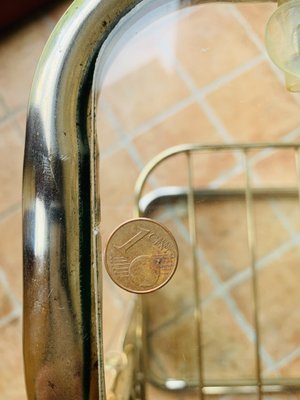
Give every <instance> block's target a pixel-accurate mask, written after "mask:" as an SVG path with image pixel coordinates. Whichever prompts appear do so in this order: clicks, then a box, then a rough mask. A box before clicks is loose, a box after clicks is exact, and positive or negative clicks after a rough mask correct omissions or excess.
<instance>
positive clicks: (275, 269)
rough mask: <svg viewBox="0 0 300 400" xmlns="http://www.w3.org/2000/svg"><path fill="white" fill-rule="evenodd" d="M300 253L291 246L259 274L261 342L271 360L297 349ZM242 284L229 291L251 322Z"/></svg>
mask: <svg viewBox="0 0 300 400" xmlns="http://www.w3.org/2000/svg"><path fill="white" fill-rule="evenodd" d="M299 259H300V250H299V249H298V248H295V247H293V248H292V249H291V250H290V251H288V252H286V253H284V254H282V255H281V256H278V258H277V259H276V260H275V261H271V262H270V263H269V265H268V266H267V267H266V268H264V269H263V270H261V271H259V274H258V282H259V305H260V310H261V311H260V326H261V341H262V345H263V346H264V347H265V349H266V350H267V352H268V353H269V354H270V355H271V357H272V358H273V359H274V360H275V361H280V360H281V359H282V358H283V357H286V356H288V355H289V354H290V353H292V352H293V351H294V350H295V349H296V348H298V347H299V346H300V340H299V338H300V334H299V332H300V318H299V313H298V311H297V310H298V303H299V301H300V297H299V293H300V292H299V274H300V271H299ZM245 285H246V284H243V285H240V286H239V287H237V288H236V289H234V290H233V295H234V297H235V298H236V301H237V303H238V304H239V307H240V309H241V310H242V311H243V313H244V315H245V316H246V317H247V319H248V320H249V321H251V319H252V317H251V313H252V311H251V307H250V302H249V298H248V296H247V293H246V292H245Z"/></svg>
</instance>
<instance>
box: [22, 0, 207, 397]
mask: <svg viewBox="0 0 300 400" xmlns="http://www.w3.org/2000/svg"><path fill="white" fill-rule="evenodd" d="M201 2H202V3H204V2H206V1H205V0H204V1H199V0H196V1H195V0H194V1H193V0H191V1H180V0H165V1H163V0H122V1H120V0H76V1H74V3H73V4H72V5H71V7H70V8H69V10H68V11H67V12H66V14H65V15H64V16H63V18H62V19H61V21H60V22H59V23H58V25H57V27H56V29H55V30H54V32H53V34H52V35H51V37H50V39H49V41H48V43H47V45H46V47H45V49H44V52H43V54H42V57H41V59H40V62H39V65H38V68H37V71H36V74H35V78H34V83H33V87H32V92H31V97H30V103H29V111H28V120H27V134H26V149H25V159H24V180H23V238H24V239H23V241H24V244H23V248H24V250H23V251H24V361H25V375H26V387H27V395H28V400H51V399H60V400H82V399H84V400H94V399H104V398H105V385H104V377H103V365H102V362H103V361H101V360H103V354H102V329H101V279H100V254H101V252H100V238H99V220H100V217H99V215H100V211H99V208H100V207H99V199H98V191H97V145H96V135H95V130H94V104H95V99H94V97H93V90H92V88H93V74H94V72H95V68H96V58H97V55H98V54H100V58H99V62H98V65H99V67H97V68H96V71H98V69H100V74H101V71H102V72H103V71H104V69H105V63H106V61H105V60H106V59H107V58H109V57H111V54H113V49H114V48H115V47H116V46H117V44H118V43H119V42H120V40H121V39H122V40H124V38H125V37H126V32H130V28H131V27H132V26H133V24H134V23H136V22H137V21H139V19H140V17H141V16H142V15H143V14H145V13H149V15H151V13H152V11H153V12H154V11H155V10H156V9H157V8H159V7H163V8H164V9H165V12H167V11H168V6H172V5H173V6H174V5H175V6H176V7H177V8H178V7H179V6H186V5H189V4H198V3H201ZM154 14H155V12H154ZM154 14H153V16H152V18H155V15H154ZM150 19H151V18H150ZM107 56H108V57H107Z"/></svg>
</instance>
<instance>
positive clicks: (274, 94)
mask: <svg viewBox="0 0 300 400" xmlns="http://www.w3.org/2000/svg"><path fill="white" fill-rule="evenodd" d="M207 100H208V102H209V103H210V105H211V106H212V107H213V108H214V109H215V111H216V113H217V115H218V116H219V118H221V121H222V122H223V124H224V125H225V127H226V128H227V130H228V131H229V132H230V133H231V135H232V137H233V139H234V140H235V141H237V142H271V141H278V140H279V139H280V138H281V137H282V136H284V135H285V134H287V133H288V132H290V131H291V130H293V129H295V128H296V127H298V125H299V123H300V117H299V105H298V104H297V103H296V102H295V101H294V99H293V95H291V94H290V93H288V92H287V90H286V89H285V87H283V86H282V85H281V84H280V83H279V81H278V79H277V77H276V76H275V75H274V73H273V72H272V70H271V69H270V67H269V66H268V65H267V63H262V64H260V65H258V66H257V67H255V68H253V69H252V70H251V71H249V72H247V73H244V74H243V75H241V76H240V77H238V78H236V79H234V80H233V81H232V82H230V83H228V84H227V85H224V86H223V87H221V88H220V89H218V90H217V91H215V92H214V93H212V94H211V95H209V96H208V99H207Z"/></svg>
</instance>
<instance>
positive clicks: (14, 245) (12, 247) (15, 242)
mask: <svg viewBox="0 0 300 400" xmlns="http://www.w3.org/2000/svg"><path fill="white" fill-rule="evenodd" d="M0 265H1V268H2V269H3V270H4V272H5V273H6V276H7V280H8V283H9V285H10V287H11V288H12V290H13V293H14V295H16V296H17V298H18V299H19V300H21V299H22V276H23V270H22V221H21V211H18V212H16V213H14V214H12V215H10V216H8V217H7V218H5V219H3V220H2V221H1V223H0Z"/></svg>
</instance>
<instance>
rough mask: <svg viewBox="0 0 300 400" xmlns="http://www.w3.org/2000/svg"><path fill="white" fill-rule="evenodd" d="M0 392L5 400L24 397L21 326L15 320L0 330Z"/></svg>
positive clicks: (17, 399)
mask: <svg viewBox="0 0 300 400" xmlns="http://www.w3.org/2000/svg"><path fill="white" fill-rule="evenodd" d="M0 354H1V361H0V393H1V397H2V398H3V399H5V400H21V399H25V398H26V394H25V384H24V378H23V376H24V375H23V360H22V326H21V321H20V320H19V321H15V322H12V323H10V324H9V325H7V326H4V327H3V328H1V330H0Z"/></svg>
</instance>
